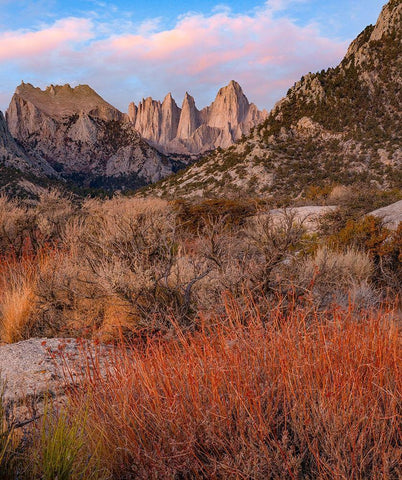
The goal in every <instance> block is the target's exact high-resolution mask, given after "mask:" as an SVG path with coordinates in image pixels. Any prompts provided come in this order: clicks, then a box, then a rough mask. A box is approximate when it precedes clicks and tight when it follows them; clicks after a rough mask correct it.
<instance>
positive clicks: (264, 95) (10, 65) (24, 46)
mask: <svg viewBox="0 0 402 480" xmlns="http://www.w3.org/2000/svg"><path fill="white" fill-rule="evenodd" d="M384 1H385V0H338V1H319V0H268V1H267V2H259V1H254V0H253V1H246V0H237V1H232V2H230V3H219V2H215V1H212V0H208V1H202V2H200V1H199V2H193V1H186V2H184V1H182V0H177V1H175V2H167V1H156V0H148V1H146V2H129V1H126V0H116V1H114V2H108V1H102V0H84V1H80V2H78V1H57V0H38V1H26V0H14V1H9V0H0V109H2V110H4V109H5V108H6V107H7V104H8V102H9V100H10V97H11V95H12V93H13V91H14V89H15V87H16V86H17V85H18V84H19V83H20V81H21V80H24V81H26V82H31V83H33V84H35V85H37V86H40V87H45V86H46V85H49V84H51V83H54V84H57V83H70V84H72V85H75V84H79V83H88V84H90V85H91V86H93V88H95V89H96V90H97V91H98V92H99V93H100V94H101V95H102V96H103V97H104V98H105V99H106V100H108V101H109V102H111V103H113V104H114V105H116V106H117V107H118V108H120V109H122V110H123V111H125V110H126V109H127V105H128V103H129V102H130V101H135V102H138V101H139V100H140V99H141V98H143V97H146V96H153V97H154V98H159V99H163V97H164V95H165V94H166V93H167V92H169V91H171V92H172V93H173V96H174V97H175V98H176V101H177V103H178V104H179V105H180V104H181V101H182V98H183V95H184V93H185V91H189V92H190V93H191V94H192V95H194V97H195V98H196V102H197V105H198V106H199V107H200V108H201V107H203V106H204V105H205V104H207V103H209V102H210V101H211V100H212V99H213V97H214V95H215V94H216V91H217V89H218V88H219V87H221V86H223V85H225V84H227V83H228V82H229V81H230V80H231V79H235V80H237V81H239V83H240V84H241V85H242V86H243V89H244V91H245V93H246V95H247V96H248V97H249V99H250V100H251V101H254V102H255V103H257V105H258V106H259V107H265V108H271V107H272V105H273V104H274V103H275V101H277V100H279V99H280V97H281V96H282V95H283V94H284V93H285V92H286V90H287V89H288V88H289V86H291V85H292V84H293V83H294V82H295V81H296V80H297V79H298V78H300V76H301V75H303V74H304V73H307V72H308V71H315V70H320V69H322V68H326V67H329V66H333V65H335V64H337V63H338V62H339V60H340V59H341V58H342V56H343V55H344V53H345V51H346V48H347V45H348V44H349V43H350V41H351V40H352V39H353V38H355V37H356V36H357V34H358V33H360V31H361V30H363V28H364V27H365V26H366V25H368V24H370V23H375V21H376V19H377V17H378V15H379V13H380V11H381V7H382V5H383V3H384Z"/></svg>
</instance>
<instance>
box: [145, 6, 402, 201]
mask: <svg viewBox="0 0 402 480" xmlns="http://www.w3.org/2000/svg"><path fill="white" fill-rule="evenodd" d="M401 89H402V1H401V0H392V1H390V2H389V3H388V4H387V5H385V7H384V8H383V10H382V12H381V15H380V17H379V19H378V22H377V24H376V25H375V26H369V27H367V28H366V29H365V30H364V31H363V32H362V33H361V34H360V35H359V36H358V38H357V39H356V40H355V41H354V42H353V43H352V44H351V46H350V48H349V50H348V52H347V54H346V56H345V58H344V60H343V61H342V62H341V64H340V65H339V66H338V67H336V68H331V69H329V70H327V71H322V72H320V73H315V74H311V73H309V74H307V75H306V76H304V77H302V79H301V80H300V81H299V82H297V83H296V84H295V85H294V86H293V87H292V88H291V89H289V91H288V94H287V96H286V97H285V98H284V99H282V100H281V101H280V102H278V104H277V105H276V106H275V107H274V109H273V110H272V111H271V112H270V114H269V116H268V118H267V119H266V120H265V121H264V122H263V123H261V124H260V125H258V126H257V127H256V128H254V129H253V130H252V132H251V134H250V135H249V136H248V138H246V139H245V140H241V141H240V142H238V143H237V144H236V145H234V146H231V147H229V148H228V149H226V150H224V151H221V152H213V153H212V154H211V155H210V156H209V157H207V158H205V159H204V160H203V161H202V162H201V163H200V164H198V165H194V166H192V167H190V168H189V169H188V170H186V171H185V172H183V173H181V174H180V175H178V176H174V177H171V178H169V179H166V180H165V181H163V182H162V183H161V184H158V185H157V186H155V187H154V188H153V189H151V191H152V192H153V193H157V194H159V195H165V194H166V195H175V196H177V195H183V196H194V195H211V196H216V195H223V194H225V193H228V192H230V193H231V194H233V192H235V194H239V193H247V194H257V195H260V194H264V195H268V196H269V195H272V196H277V195H280V194H283V195H284V196H291V197H296V196H298V195H300V194H303V192H304V191H305V189H306V187H309V186H317V187H320V186H321V187H323V186H327V185H331V184H334V183H343V184H350V183H353V182H359V181H360V182H365V183H369V184H370V183H371V184H373V185H376V186H378V185H379V186H384V187H399V188H401V187H402V138H401V135H402V121H401V120H402V118H401V117H402V90H401Z"/></svg>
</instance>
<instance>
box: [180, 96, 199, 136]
mask: <svg viewBox="0 0 402 480" xmlns="http://www.w3.org/2000/svg"><path fill="white" fill-rule="evenodd" d="M199 126H200V112H199V111H198V110H197V108H196V106H195V101H194V98H193V97H192V96H191V95H189V94H188V92H186V94H185V95H184V100H183V105H182V107H181V114H180V121H179V126H178V128H177V138H179V139H188V138H190V137H191V135H192V134H193V133H194V132H195V131H196V130H197V128H198V127H199Z"/></svg>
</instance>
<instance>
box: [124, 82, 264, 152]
mask: <svg viewBox="0 0 402 480" xmlns="http://www.w3.org/2000/svg"><path fill="white" fill-rule="evenodd" d="M128 115H129V118H130V120H131V122H132V123H133V125H134V126H135V128H136V130H138V132H139V133H140V134H141V135H142V136H143V137H144V138H145V139H147V140H148V141H149V142H150V143H151V144H152V145H155V146H156V147H157V148H158V149H159V150H161V151H164V152H166V153H180V154H199V153H202V152H205V151H207V150H213V149H215V148H217V147H228V146H230V145H232V144H233V143H234V142H235V141H236V140H238V139H239V138H241V136H242V135H243V134H248V133H249V132H250V130H251V128H252V127H254V126H255V125H257V124H258V123H261V122H262V121H263V120H264V119H265V118H266V116H267V112H266V111H265V110H264V111H262V112H261V111H259V110H258V109H257V107H256V106H255V105H254V104H253V103H251V104H250V103H249V101H248V100H247V98H246V96H245V95H244V93H243V91H242V89H241V87H240V85H239V84H238V83H237V82H235V81H233V80H232V81H231V82H230V83H229V85H227V86H226V87H223V88H221V89H220V90H219V92H218V94H217V96H216V99H215V101H214V102H212V104H211V105H210V106H209V107H205V108H203V109H202V110H198V109H197V107H196V105H195V101H194V98H193V97H192V96H191V95H189V94H188V93H186V95H185V97H184V100H183V104H182V107H181V108H179V107H178V106H177V104H176V102H175V101H174V99H173V98H172V95H171V94H170V93H169V94H168V95H166V97H165V99H164V100H163V102H162V103H161V102H159V101H156V100H153V99H152V98H151V97H149V98H147V99H145V100H143V101H142V102H141V103H140V104H139V105H138V106H136V105H135V104H134V103H131V104H130V105H129V111H128Z"/></svg>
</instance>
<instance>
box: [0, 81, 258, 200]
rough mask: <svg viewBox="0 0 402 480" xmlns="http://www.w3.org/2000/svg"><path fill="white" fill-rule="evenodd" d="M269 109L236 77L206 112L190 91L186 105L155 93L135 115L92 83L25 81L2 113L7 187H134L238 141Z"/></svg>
mask: <svg viewBox="0 0 402 480" xmlns="http://www.w3.org/2000/svg"><path fill="white" fill-rule="evenodd" d="M266 116H267V113H266V112H265V111H264V112H259V111H258V109H257V107H256V106H255V105H253V104H250V103H249V102H248V100H247V98H246V97H245V95H244V93H243V91H242V89H241V87H240V85H239V84H237V83H236V82H234V81H231V82H230V84H229V85H228V86H227V87H225V88H222V89H221V90H220V91H219V93H218V95H217V98H216V100H215V101H214V102H213V103H212V105H211V106H210V107H206V108H205V109H203V110H201V111H198V110H197V108H196V107H195V102H194V99H193V98H192V97H190V95H188V94H186V96H185V99H184V102H183V106H182V108H181V109H180V108H178V107H177V105H176V103H175V102H174V100H173V99H172V97H171V96H170V95H168V96H167V97H166V98H165V100H164V102H163V103H160V102H156V101H154V100H152V99H150V98H148V99H146V100H144V101H142V102H141V103H140V105H139V106H138V107H136V106H135V105H134V104H130V107H129V114H128V115H127V114H123V113H122V112H120V111H119V110H117V109H116V108H115V107H113V106H112V105H110V104H109V103H107V102H106V101H105V100H103V99H102V98H101V97H100V96H99V95H98V94H97V93H96V92H95V91H94V90H93V89H92V88H90V87H89V86H87V85H79V86H77V87H75V88H72V87H70V85H64V86H53V85H51V86H50V87H48V88H46V90H41V89H40V88H35V87H34V86H32V85H31V84H29V83H24V82H23V83H22V84H21V85H20V86H19V87H17V89H16V91H15V94H14V96H13V98H12V100H11V103H10V106H9V108H8V110H7V112H6V121H5V119H4V116H3V115H2V114H1V115H0V167H2V171H0V189H2V190H4V189H6V190H7V191H12V190H14V191H16V192H17V193H18V191H19V190H21V188H22V194H23V192H24V188H25V189H26V187H27V186H28V184H29V185H30V187H29V189H30V190H31V193H32V190H35V189H36V187H35V184H37V183H38V182H39V183H40V184H46V179H53V181H54V182H55V183H56V184H57V183H59V184H60V185H69V186H74V185H78V186H80V187H92V188H99V187H102V188H106V189H108V190H116V189H124V188H129V189H132V190H134V189H136V188H138V187H140V186H143V185H146V184H149V183H151V182H156V181H158V180H160V179H162V178H164V177H166V176H168V175H170V174H172V173H173V172H175V171H177V170H178V169H179V168H183V167H184V166H186V165H188V164H189V163H190V162H192V161H195V160H197V158H198V157H199V155H200V153H202V152H204V151H207V150H212V149H214V148H216V147H218V146H225V147H226V146H229V145H231V144H232V143H233V142H234V141H235V140H238V139H239V138H240V137H241V136H242V135H243V134H245V133H249V132H250V129H251V128H252V127H253V126H255V125H256V124H257V123H260V122H261V121H262V120H263V119H264V118H266ZM190 154H191V155H190ZM7 169H11V170H12V171H13V174H12V175H11V173H10V172H8V171H7V172H6V170H7ZM0 170H1V168H0ZM18 172H20V175H18ZM27 176H30V180H29V181H28V183H27ZM19 177H20V178H19ZM35 177H37V179H40V180H35ZM66 181H67V182H68V183H67V184H66ZM32 182H33V183H32ZM11 184H12V185H11ZM11 187H12V188H11ZM29 189H28V190H29Z"/></svg>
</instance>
